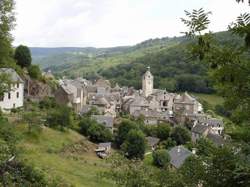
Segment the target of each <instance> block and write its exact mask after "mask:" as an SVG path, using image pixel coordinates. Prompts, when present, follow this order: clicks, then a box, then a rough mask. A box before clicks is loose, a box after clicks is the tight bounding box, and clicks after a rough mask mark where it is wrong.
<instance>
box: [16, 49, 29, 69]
mask: <svg viewBox="0 0 250 187" xmlns="http://www.w3.org/2000/svg"><path fill="white" fill-rule="evenodd" d="M15 59H16V61H17V64H18V65H19V66H21V67H22V68H24V67H29V66H30V65H31V61H32V59H31V53H30V50H29V48H28V47H27V46H23V45H20V46H18V47H17V48H16V50H15Z"/></svg>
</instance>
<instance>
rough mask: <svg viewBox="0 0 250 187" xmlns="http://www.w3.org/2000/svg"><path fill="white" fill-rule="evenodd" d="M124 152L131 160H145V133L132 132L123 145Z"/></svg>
mask: <svg viewBox="0 0 250 187" xmlns="http://www.w3.org/2000/svg"><path fill="white" fill-rule="evenodd" d="M122 150H123V152H124V154H125V155H126V157H128V158H129V159H134V158H135V159H143V158H144V153H145V150H146V139H145V135H144V134H143V132H142V131H140V130H130V131H129V133H128V134H127V137H126V140H125V142H124V143H123V144H122Z"/></svg>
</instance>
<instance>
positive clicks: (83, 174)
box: [17, 125, 112, 187]
mask: <svg viewBox="0 0 250 187" xmlns="http://www.w3.org/2000/svg"><path fill="white" fill-rule="evenodd" d="M17 128H18V131H19V132H20V133H22V134H23V137H22V139H21V141H20V142H19V144H18V146H19V147H20V148H22V150H23V151H22V154H21V156H22V158H23V159H24V160H26V161H27V163H28V164H31V165H34V166H35V167H36V168H37V169H39V170H43V171H45V173H46V177H47V178H48V179H49V180H55V179H60V181H61V185H60V186H70V185H73V186H76V187H84V186H86V187H91V186H92V187H96V186H104V187H105V186H112V183H110V182H109V181H105V180H103V179H98V174H99V172H101V171H105V169H106V168H108V167H107V165H106V164H105V161H104V160H101V159H99V158H98V157H97V156H96V155H95V153H94V149H95V148H96V145H95V144H93V143H91V142H89V141H88V140H87V139H86V138H85V137H83V136H81V135H80V134H78V133H76V132H75V131H72V130H69V131H66V132H60V131H57V130H53V129H50V128H47V127H45V128H43V129H42V132H40V133H39V136H34V135H29V134H27V126H24V125H19V126H18V127H17Z"/></svg>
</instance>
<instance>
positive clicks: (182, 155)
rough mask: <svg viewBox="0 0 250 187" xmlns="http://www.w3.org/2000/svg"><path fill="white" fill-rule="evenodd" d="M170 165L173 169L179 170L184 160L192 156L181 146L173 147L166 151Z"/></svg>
mask: <svg viewBox="0 0 250 187" xmlns="http://www.w3.org/2000/svg"><path fill="white" fill-rule="evenodd" d="M168 154H169V156H170V164H171V166H172V167H173V168H175V169H179V168H180V167H181V166H182V165H183V163H184V162H185V160H186V159H187V158H188V157H190V156H191V155H192V152H191V151H189V150H188V149H186V148H185V147H183V146H175V147H173V148H172V149H170V150H169V151H168Z"/></svg>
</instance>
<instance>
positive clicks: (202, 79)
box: [31, 32, 242, 93]
mask: <svg viewBox="0 0 250 187" xmlns="http://www.w3.org/2000/svg"><path fill="white" fill-rule="evenodd" d="M215 35H216V38H217V39H218V41H219V42H220V44H221V45H227V43H235V44H240V43H242V40H241V39H240V38H238V37H236V36H234V35H233V36H232V34H231V33H229V32H220V33H215ZM229 38H230V39H229ZM189 42H190V41H189V40H188V39H187V38H185V37H174V38H168V37H166V38H161V39H150V40H147V41H144V42H142V43H139V44H137V45H135V46H130V47H117V48H106V49H105V48H102V49H96V48H62V49H40V50H38V49H31V50H32V52H33V59H34V62H35V63H37V64H39V65H40V66H42V67H44V68H49V69H51V70H52V71H53V72H54V73H55V74H56V75H57V76H60V77H61V76H69V77H77V76H83V77H85V78H88V79H96V78H97V77H99V76H103V77H105V78H107V79H110V80H111V81H112V82H113V83H114V82H118V83H119V84H120V85H126V86H133V87H135V88H140V86H141V85H140V84H141V75H142V73H143V72H144V71H145V69H146V68H147V66H150V67H151V69H152V73H153V74H154V75H155V87H156V88H162V89H167V90H169V91H177V92H179V91H185V90H187V91H191V92H198V93H211V92H213V88H212V81H211V79H210V78H209V77H208V75H207V69H208V68H207V67H206V65H204V64H200V63H198V62H196V61H194V60H191V58H190V57H191V56H190V54H189V53H188V51H187V47H186V44H188V43H189ZM37 50H38V52H37ZM43 50H44V51H43ZM45 54H46V55H45ZM39 55H45V56H43V57H42V58H41V57H39Z"/></svg>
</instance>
